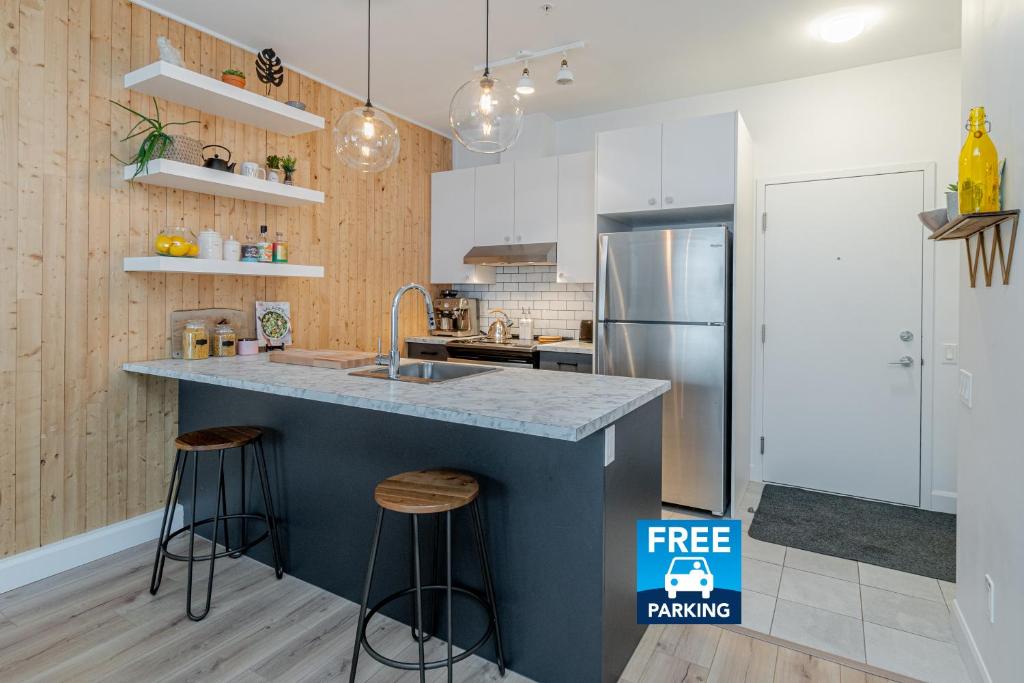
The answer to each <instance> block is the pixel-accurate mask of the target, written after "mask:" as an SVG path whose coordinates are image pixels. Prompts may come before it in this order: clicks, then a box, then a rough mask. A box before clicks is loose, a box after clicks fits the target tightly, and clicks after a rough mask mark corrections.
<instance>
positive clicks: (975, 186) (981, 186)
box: [957, 107, 999, 214]
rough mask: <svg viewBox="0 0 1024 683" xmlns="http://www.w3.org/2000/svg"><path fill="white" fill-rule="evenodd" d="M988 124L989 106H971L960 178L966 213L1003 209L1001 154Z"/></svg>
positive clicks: (960, 188) (963, 205)
mask: <svg viewBox="0 0 1024 683" xmlns="http://www.w3.org/2000/svg"><path fill="white" fill-rule="evenodd" d="M987 127H988V122H987V121H986V120H985V108H984V107H974V108H973V109H971V113H970V117H969V118H968V121H967V139H966V140H965V141H964V146H963V149H961V150H960V167H959V176H958V178H957V188H958V189H959V192H958V199H959V203H960V213H962V214H965V213H979V212H982V211H999V155H998V153H997V152H996V146H995V144H993V142H992V138H991V137H989V134H988V130H987Z"/></svg>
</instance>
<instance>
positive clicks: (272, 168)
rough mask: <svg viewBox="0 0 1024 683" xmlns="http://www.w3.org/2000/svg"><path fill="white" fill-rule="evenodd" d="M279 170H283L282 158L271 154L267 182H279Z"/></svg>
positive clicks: (268, 158)
mask: <svg viewBox="0 0 1024 683" xmlns="http://www.w3.org/2000/svg"><path fill="white" fill-rule="evenodd" d="M279 170H281V157H279V156H277V155H276V154H271V155H270V156H268V157H267V180H269V181H270V182H272V183H276V182H279V181H280V176H279V174H278V171H279Z"/></svg>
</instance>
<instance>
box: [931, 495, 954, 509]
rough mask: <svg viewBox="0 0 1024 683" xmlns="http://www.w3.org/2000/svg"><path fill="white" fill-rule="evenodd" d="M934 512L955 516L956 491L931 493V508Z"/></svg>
mask: <svg viewBox="0 0 1024 683" xmlns="http://www.w3.org/2000/svg"><path fill="white" fill-rule="evenodd" d="M931 509H932V510H933V511H935V512H948V513H949V514H951V515H955V514H956V491H934V490H933V491H932V507H931Z"/></svg>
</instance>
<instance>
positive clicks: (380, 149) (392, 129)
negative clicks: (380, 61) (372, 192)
mask: <svg viewBox="0 0 1024 683" xmlns="http://www.w3.org/2000/svg"><path fill="white" fill-rule="evenodd" d="M370 2H371V0H366V103H365V104H364V105H363V106H361V107H356V108H355V109H350V110H349V111H347V112H345V113H344V114H342V115H341V116H339V117H338V120H337V121H335V122H334V153H335V154H336V155H338V158H339V159H341V160H342V161H343V162H345V165H346V166H349V167H351V168H354V169H356V170H358V171H362V172H364V173H376V172H377V171H383V170H384V169H385V168H387V167H388V166H390V165H391V164H392V163H394V161H395V159H397V158H398V150H399V148H400V147H401V140H400V139H399V137H398V126H396V125H395V123H394V121H392V120H391V118H390V117H389V116H388V115H387V114H385V113H384V112H382V111H381V110H380V109H377V108H375V107H374V106H373V105H372V104H370Z"/></svg>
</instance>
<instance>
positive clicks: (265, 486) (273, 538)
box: [254, 439, 284, 579]
mask: <svg viewBox="0 0 1024 683" xmlns="http://www.w3.org/2000/svg"><path fill="white" fill-rule="evenodd" d="M254 449H255V450H254V452H255V454H256V455H255V459H256V469H257V473H258V475H259V480H260V489H261V490H262V491H263V508H264V510H266V513H267V526H268V527H269V528H270V547H271V549H272V550H273V554H274V574H275V575H276V576H277V578H279V579H280V578H281V577H283V576H284V565H283V564H281V541H280V539H279V538H278V535H277V517H276V515H275V514H274V502H273V500H272V499H271V497H270V476H269V475H268V474H267V460H266V458H265V457H264V454H263V441H262V440H261V439H260V440H257V441H256V445H255V447H254Z"/></svg>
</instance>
